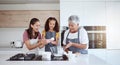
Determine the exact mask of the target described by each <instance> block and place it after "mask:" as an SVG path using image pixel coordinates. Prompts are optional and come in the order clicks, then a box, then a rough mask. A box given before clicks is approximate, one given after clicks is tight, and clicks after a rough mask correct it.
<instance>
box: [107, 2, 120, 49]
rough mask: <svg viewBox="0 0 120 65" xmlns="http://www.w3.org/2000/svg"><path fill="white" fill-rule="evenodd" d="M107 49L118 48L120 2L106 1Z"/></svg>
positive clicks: (119, 40)
mask: <svg viewBox="0 0 120 65" xmlns="http://www.w3.org/2000/svg"><path fill="white" fill-rule="evenodd" d="M106 13H107V49H120V2H107V3H106Z"/></svg>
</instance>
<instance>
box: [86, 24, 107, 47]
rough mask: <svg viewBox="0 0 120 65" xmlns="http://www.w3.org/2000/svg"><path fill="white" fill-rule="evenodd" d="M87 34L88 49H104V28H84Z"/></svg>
mask: <svg viewBox="0 0 120 65" xmlns="http://www.w3.org/2000/svg"><path fill="white" fill-rule="evenodd" d="M84 28H85V29H86V31H87V32H88V37H89V48H90V49H94V48H106V26H84Z"/></svg>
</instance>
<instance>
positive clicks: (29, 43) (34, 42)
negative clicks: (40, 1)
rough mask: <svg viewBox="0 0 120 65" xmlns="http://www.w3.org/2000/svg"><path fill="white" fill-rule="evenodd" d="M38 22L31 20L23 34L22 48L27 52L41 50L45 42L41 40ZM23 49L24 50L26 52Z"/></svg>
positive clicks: (37, 20) (34, 19) (35, 19)
mask: <svg viewBox="0 0 120 65" xmlns="http://www.w3.org/2000/svg"><path fill="white" fill-rule="evenodd" d="M39 28H40V22H39V19H37V18H32V19H31V21H30V24H29V28H28V29H26V30H25V31H24V33H23V42H24V46H23V47H24V48H26V49H27V50H28V51H30V50H36V49H37V48H38V47H40V48H42V47H43V46H44V45H43V43H45V40H43V39H41V34H40V32H39ZM26 49H24V50H26Z"/></svg>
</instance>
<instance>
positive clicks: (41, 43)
mask: <svg viewBox="0 0 120 65" xmlns="http://www.w3.org/2000/svg"><path fill="white" fill-rule="evenodd" d="M45 44H46V40H45V39H40V40H39V42H38V45H39V47H40V48H41V47H44V46H45Z"/></svg>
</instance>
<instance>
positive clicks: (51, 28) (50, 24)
mask: <svg viewBox="0 0 120 65" xmlns="http://www.w3.org/2000/svg"><path fill="white" fill-rule="evenodd" d="M55 22H56V21H54V20H51V21H50V22H49V29H50V30H53V29H54V27H55Z"/></svg>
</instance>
